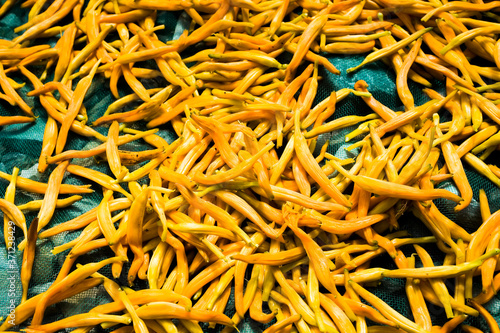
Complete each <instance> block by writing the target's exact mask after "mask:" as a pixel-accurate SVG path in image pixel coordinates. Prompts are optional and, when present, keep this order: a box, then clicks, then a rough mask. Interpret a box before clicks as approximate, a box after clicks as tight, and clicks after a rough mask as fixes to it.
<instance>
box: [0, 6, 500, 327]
mask: <svg viewBox="0 0 500 333" xmlns="http://www.w3.org/2000/svg"><path fill="white" fill-rule="evenodd" d="M25 21H27V14H26V12H25V11H22V10H21V9H19V8H18V7H16V8H14V9H13V10H12V11H11V12H10V13H9V14H8V15H6V16H5V17H4V18H2V19H1V20H0V36H1V37H2V38H5V39H10V38H12V37H13V36H14V35H13V27H15V26H17V25H19V22H25ZM189 23H190V20H189V19H188V18H187V16H186V15H184V14H181V13H177V12H174V13H159V15H158V19H157V24H164V25H165V27H166V28H165V29H164V30H161V31H158V36H159V38H160V39H161V40H171V39H173V38H176V37H178V36H179V35H180V33H181V32H182V31H183V30H184V28H185V27H186V26H189ZM47 42H49V43H52V44H53V41H51V40H49V41H47ZM197 49H198V47H197V46H193V47H192V48H190V49H188V50H187V51H186V53H192V52H194V51H195V50H197ZM363 58H364V56H330V57H329V59H330V61H331V62H332V63H333V64H334V65H335V66H336V67H337V68H338V69H339V70H340V71H341V72H342V74H341V75H340V76H336V75H333V74H331V73H329V72H327V71H326V70H324V69H322V68H321V69H320V72H319V75H320V76H321V77H322V80H321V82H320V85H319V88H318V93H317V96H316V100H315V102H316V103H317V102H319V101H321V100H323V99H325V98H326V97H328V96H329V95H330V93H331V92H332V91H337V90H339V89H342V88H353V87H354V84H355V82H356V81H358V80H365V81H366V82H367V83H368V85H369V88H368V89H369V91H370V92H371V93H372V94H373V96H374V97H375V98H376V99H377V100H379V101H380V102H382V103H383V104H385V105H386V106H388V107H389V108H391V109H393V110H403V109H404V107H403V105H402V103H401V102H400V100H399V98H398V95H397V92H396V86H395V83H394V82H395V74H394V72H393V71H392V69H389V68H388V67H386V66H385V65H384V64H383V63H381V62H375V63H372V64H369V65H367V66H365V67H364V68H362V69H361V70H359V71H357V72H355V73H354V74H346V69H347V68H350V67H354V66H356V65H357V64H359V63H360V62H361V61H362V60H363ZM32 70H33V71H34V72H35V74H38V75H40V74H41V72H42V70H43V68H42V67H40V68H34V67H33V68H32ZM37 70H38V71H37ZM11 77H12V78H13V79H14V80H16V81H18V82H23V81H24V80H25V79H24V77H22V76H20V75H19V76H18V75H16V74H13V75H12V76H11ZM165 84H166V82H165V81H162V80H147V82H145V86H147V87H151V88H153V87H162V86H165ZM432 84H433V88H434V89H436V90H437V91H439V92H440V93H444V86H443V83H442V82H439V81H433V82H432ZM108 88H109V87H108V82H107V81H106V80H105V79H104V78H102V77H99V76H97V77H96V78H95V79H94V83H93V85H92V87H91V89H90V90H89V92H88V93H87V97H86V99H85V101H84V104H85V106H86V108H87V112H88V117H89V122H88V123H91V122H92V121H94V120H95V119H97V118H98V117H100V116H101V115H102V114H103V112H104V111H105V110H106V108H107V106H108V105H109V104H111V103H112V102H113V101H114V98H113V97H112V96H111V93H110V92H109V89H108ZM421 88H422V87H421V86H419V85H418V84H415V83H413V82H410V89H411V91H412V93H413V96H414V97H415V104H416V105H421V104H423V103H425V102H426V101H428V100H429V99H428V98H427V97H426V96H425V95H424V94H423V93H422V91H421ZM30 89H32V87H31V86H30V84H29V83H27V84H26V87H24V88H22V89H21V90H20V93H21V95H22V96H23V98H25V100H26V101H27V103H28V104H29V105H30V106H31V107H33V110H34V112H35V114H36V115H37V116H39V118H38V119H37V120H36V122H34V123H32V124H26V125H12V126H8V127H4V128H2V129H1V130H0V171H3V172H6V173H11V172H12V169H13V167H15V166H17V167H18V168H19V169H20V170H21V172H20V176H22V177H26V178H30V179H33V180H39V181H44V182H46V181H47V179H48V175H49V174H50V171H51V170H52V169H53V166H52V168H49V170H48V171H47V172H45V173H44V174H40V173H38V171H37V163H38V156H39V153H40V150H41V148H42V138H43V131H44V127H45V122H46V119H47V115H46V112H45V110H44V109H43V107H41V105H40V104H39V102H38V99H37V98H31V97H26V93H27V92H28V91H29V90H30ZM130 92H131V91H129V90H128V87H126V85H125V84H124V85H123V91H121V94H122V96H123V95H124V94H128V93H130ZM369 113H371V110H370V109H369V108H368V107H367V106H366V105H365V103H364V102H363V101H362V100H361V98H359V97H355V96H352V95H351V96H349V97H348V98H346V99H345V100H343V101H341V102H339V103H338V104H337V110H336V112H335V114H334V115H333V117H332V119H334V118H339V117H343V116H346V115H367V114H369ZM13 114H18V110H16V109H15V108H13V107H11V106H9V105H8V104H7V103H6V102H4V101H0V115H1V116H7V115H13ZM440 115H441V116H442V117H443V118H446V117H447V115H446V111H444V110H443V111H441V112H440ZM141 125H144V124H140V123H139V124H137V125H136V126H137V127H138V128H140V127H141ZM143 128H144V127H143ZM353 129H354V127H351V128H345V129H342V130H339V131H335V132H332V133H328V134H323V135H321V136H320V137H319V138H318V144H317V153H319V148H320V147H321V146H322V145H323V144H324V143H325V142H326V141H327V140H328V141H329V146H328V152H329V153H331V154H333V155H335V156H337V157H340V158H346V157H354V156H355V154H356V152H357V151H356V150H354V151H352V152H347V151H346V150H345V148H346V147H348V146H349V145H351V144H352V143H353V142H354V141H355V140H352V141H351V142H348V143H346V142H345V139H344V138H345V135H346V134H347V133H349V132H350V131H352V130H353ZM96 130H98V131H99V132H100V133H103V134H105V133H107V128H104V127H97V128H96ZM159 135H160V136H162V137H163V138H165V139H166V140H167V141H168V142H169V143H170V142H172V141H173V140H174V139H175V137H176V136H175V134H174V133H173V131H172V129H171V127H170V126H169V125H164V126H162V127H161V130H160V132H159ZM357 139H359V138H357ZM98 144H99V142H97V141H96V140H92V139H88V138H83V137H79V136H77V135H74V134H70V137H69V139H68V143H67V146H66V147H67V149H90V148H93V147H95V146H97V145H98ZM125 149H127V150H143V149H148V145H147V144H145V143H143V142H141V141H136V142H134V143H131V144H127V146H126V148H125ZM487 162H488V163H491V164H496V165H499V163H498V154H492V156H491V157H489V160H488V161H487ZM72 163H74V164H80V165H83V166H86V167H90V168H93V169H96V170H99V171H101V172H105V173H108V174H111V173H110V170H109V169H108V167H107V164H106V163H99V161H98V160H96V159H94V158H86V159H76V160H73V162H72ZM464 166H465V168H466V173H467V177H468V179H469V182H470V183H471V185H472V188H473V190H474V193H475V196H474V199H473V201H472V203H471V204H470V206H469V207H468V208H466V209H465V210H463V211H462V212H460V214H455V213H454V211H453V206H447V203H446V202H445V201H444V200H438V201H437V202H436V203H437V205H438V208H439V209H440V210H441V211H442V212H443V213H444V214H445V215H447V216H448V217H449V218H451V219H452V220H453V221H456V222H457V223H458V224H459V225H461V226H462V227H464V228H465V229H466V230H467V231H468V232H473V231H475V230H476V229H477V227H478V226H479V225H480V223H481V216H480V212H479V204H478V197H477V193H478V191H479V189H484V190H485V191H486V193H487V196H488V199H489V203H490V205H491V211H496V210H498V209H500V189H499V188H497V187H496V186H495V185H494V184H493V183H491V182H490V181H489V180H488V179H486V178H484V177H483V176H481V175H479V174H477V173H476V172H474V171H473V170H472V169H470V168H468V166H467V165H464ZM63 182H64V183H68V184H84V181H83V180H82V179H80V178H78V177H75V176H72V175H70V174H68V173H67V174H66V176H65V178H64V181H63ZM86 182H87V181H85V183H86ZM7 185H8V183H7V182H6V181H3V180H1V181H0V196H1V197H4V195H5V189H6V187H7ZM439 187H441V188H446V189H448V190H450V191H455V192H456V193H458V192H457V190H456V189H455V188H454V186H453V183H452V182H449V181H448V182H443V183H441V184H440V185H439ZM93 188H94V189H95V190H96V191H95V192H94V193H92V194H87V195H84V196H83V199H82V200H80V201H78V202H77V203H75V204H73V205H72V206H71V207H69V208H66V209H57V210H56V213H55V215H54V218H53V219H52V221H51V223H50V224H49V225H48V226H47V227H46V228H49V227H51V226H54V225H57V224H59V223H61V222H64V221H68V220H70V219H72V218H74V217H76V216H78V215H81V214H83V213H84V212H86V211H88V210H90V209H91V208H94V207H96V206H97V205H98V204H99V202H100V201H101V200H102V193H101V192H100V186H98V185H97V184H93ZM118 196H119V195H118ZM63 197H65V196H60V198H63ZM42 198H43V196H42V195H36V194H31V193H28V192H24V191H17V192H16V199H15V202H16V204H18V205H19V204H23V203H26V202H28V201H30V200H34V199H42ZM35 216H36V213H26V220H27V221H28V223H29V221H31V220H32V219H33V218H34V217H35ZM399 224H400V228H401V229H402V230H407V231H408V232H409V233H410V235H411V236H413V237H420V236H428V235H431V233H430V232H429V231H428V230H427V229H426V228H425V226H424V225H423V224H422V223H421V222H420V221H419V220H418V219H416V218H415V217H414V216H412V215H411V214H410V213H405V214H404V215H403V216H402V217H401V218H400V219H399ZM15 234H16V236H17V241H16V244H19V242H20V240H21V239H22V232H21V230H16V233H15ZM78 234H79V231H75V232H66V233H63V234H60V235H57V236H54V237H51V238H48V239H43V240H38V242H37V249H36V260H35V263H34V267H33V276H32V279H31V282H30V288H29V293H28V297H32V296H34V295H36V294H39V293H41V292H43V291H45V290H46V289H47V288H48V287H49V286H50V285H51V283H52V282H53V281H54V279H55V277H56V276H57V274H58V272H59V270H60V268H61V265H62V263H63V261H64V258H65V255H66V254H67V251H66V252H63V253H59V254H57V255H53V254H52V253H51V250H52V249H53V248H54V247H55V246H58V245H61V244H64V243H66V242H68V241H70V240H72V239H74V238H76V237H77V236H78ZM425 248H426V249H427V250H428V251H429V253H430V254H431V255H432V256H433V259H434V261H435V263H436V264H439V263H442V261H443V258H444V255H443V253H442V252H441V251H440V250H438V249H437V247H435V246H434V245H426V246H425ZM401 249H402V250H403V252H404V253H405V254H406V255H407V256H409V255H411V254H412V253H413V252H414V250H413V247H411V246H403V247H402V248H401ZM111 256H113V253H112V252H111V250H109V249H107V250H94V251H92V252H90V253H88V254H86V255H83V256H81V257H80V258H79V260H78V262H79V263H82V264H85V263H88V262H97V261H99V260H101V259H104V258H106V257H111ZM13 259H15V260H13ZM21 260H22V254H21V253H20V252H19V251H16V252H15V253H14V254H12V253H8V252H7V251H6V246H5V242H4V234H3V230H0V316H3V317H6V316H7V315H8V314H9V311H10V308H9V305H10V304H11V302H12V300H13V302H14V303H15V304H16V305H17V304H19V302H20V299H21V292H22V291H21V282H20V274H19V272H20V267H21ZM417 264H420V263H419V262H417ZM372 266H373V267H375V266H378V267H385V268H393V269H394V268H396V266H395V265H394V264H393V261H392V259H391V258H390V257H389V256H388V255H387V254H385V255H381V256H380V257H379V258H376V259H374V260H373V261H372ZM127 270H128V267H124V270H123V271H124V272H126V271H127ZM100 272H101V273H102V274H104V275H107V276H109V277H111V271H110V268H109V266H108V267H105V268H103V269H102V270H100ZM12 281H13V285H14V286H15V287H14V288H13V287H12V285H11V282H12ZM453 281H454V279H448V280H446V284H447V286H448V288H449V290H450V293H451V294H452V295H453V290H454V284H453V283H454V282H453ZM119 282H120V283H121V284H123V285H126V284H127V281H126V277H125V276H122V278H121V279H120V281H119ZM477 282H478V287H477V288H476V289H477V290H475V294H478V293H479V292H480V281H477ZM404 285H405V280H404V279H388V278H385V279H383V280H381V281H380V284H379V285H378V286H377V287H371V288H369V289H370V291H371V292H373V293H375V294H376V295H377V296H379V297H380V298H382V299H383V300H384V301H385V302H387V303H388V304H389V305H390V306H391V307H393V308H394V309H395V310H397V311H398V312H400V313H401V314H403V315H405V316H407V317H409V318H410V319H412V315H411V311H410V307H409V303H408V301H407V296H406V293H405V289H404ZM146 287H147V282H144V281H142V282H141V281H138V282H137V284H136V285H135V286H134V288H137V289H140V288H146ZM110 301H111V299H110V297H109V296H108V295H107V293H106V292H105V290H104V288H103V287H102V286H99V287H96V288H93V289H91V290H88V291H86V292H83V293H81V294H79V295H76V296H74V297H71V298H69V299H66V300H64V301H62V302H60V303H58V304H56V305H53V306H50V307H49V308H48V309H47V311H46V313H45V317H44V318H45V319H44V322H51V321H55V320H58V319H62V318H64V317H68V316H71V315H74V314H78V313H83V312H87V311H89V310H90V309H91V308H93V307H94V306H96V305H98V304H103V303H107V302H110ZM427 305H428V308H429V312H430V314H431V316H432V322H433V324H434V325H442V324H444V323H445V322H446V316H445V313H444V309H443V308H441V307H436V306H434V305H432V304H430V303H428V304H427ZM485 307H486V309H487V310H488V311H489V312H490V313H491V314H492V315H493V316H494V317H495V318H496V319H497V321H500V297H498V296H497V297H495V298H494V299H493V300H491V301H490V302H489V303H487V304H485ZM234 313H235V310H234V301H233V300H232V298H231V299H230V301H229V303H228V305H227V308H226V314H227V315H228V316H229V317H231V316H232V315H233V314H234ZM465 323H466V324H468V325H471V326H474V327H477V328H479V329H481V330H482V331H483V332H488V331H489V328H488V326H487V325H486V322H485V321H484V319H482V318H481V317H477V318H474V317H469V318H468V319H467V320H466V321H465ZM27 324H29V321H27V322H25V323H24V324H23V325H22V326H21V327H20V328H23V327H25V326H26V325H27ZM219 326H220V325H219ZM219 326H217V327H216V329H214V330H212V329H209V328H208V327H207V326H206V325H204V326H203V327H204V329H206V330H207V332H217V331H219V330H220V327H219ZM265 327H266V326H263V325H261V324H258V323H256V322H253V321H252V320H251V319H249V318H247V319H245V321H243V322H242V323H241V324H240V325H239V329H240V332H242V333H247V332H261V331H262V330H263V329H265ZM94 331H95V332H98V331H103V330H102V329H101V328H100V327H96V328H94Z"/></svg>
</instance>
